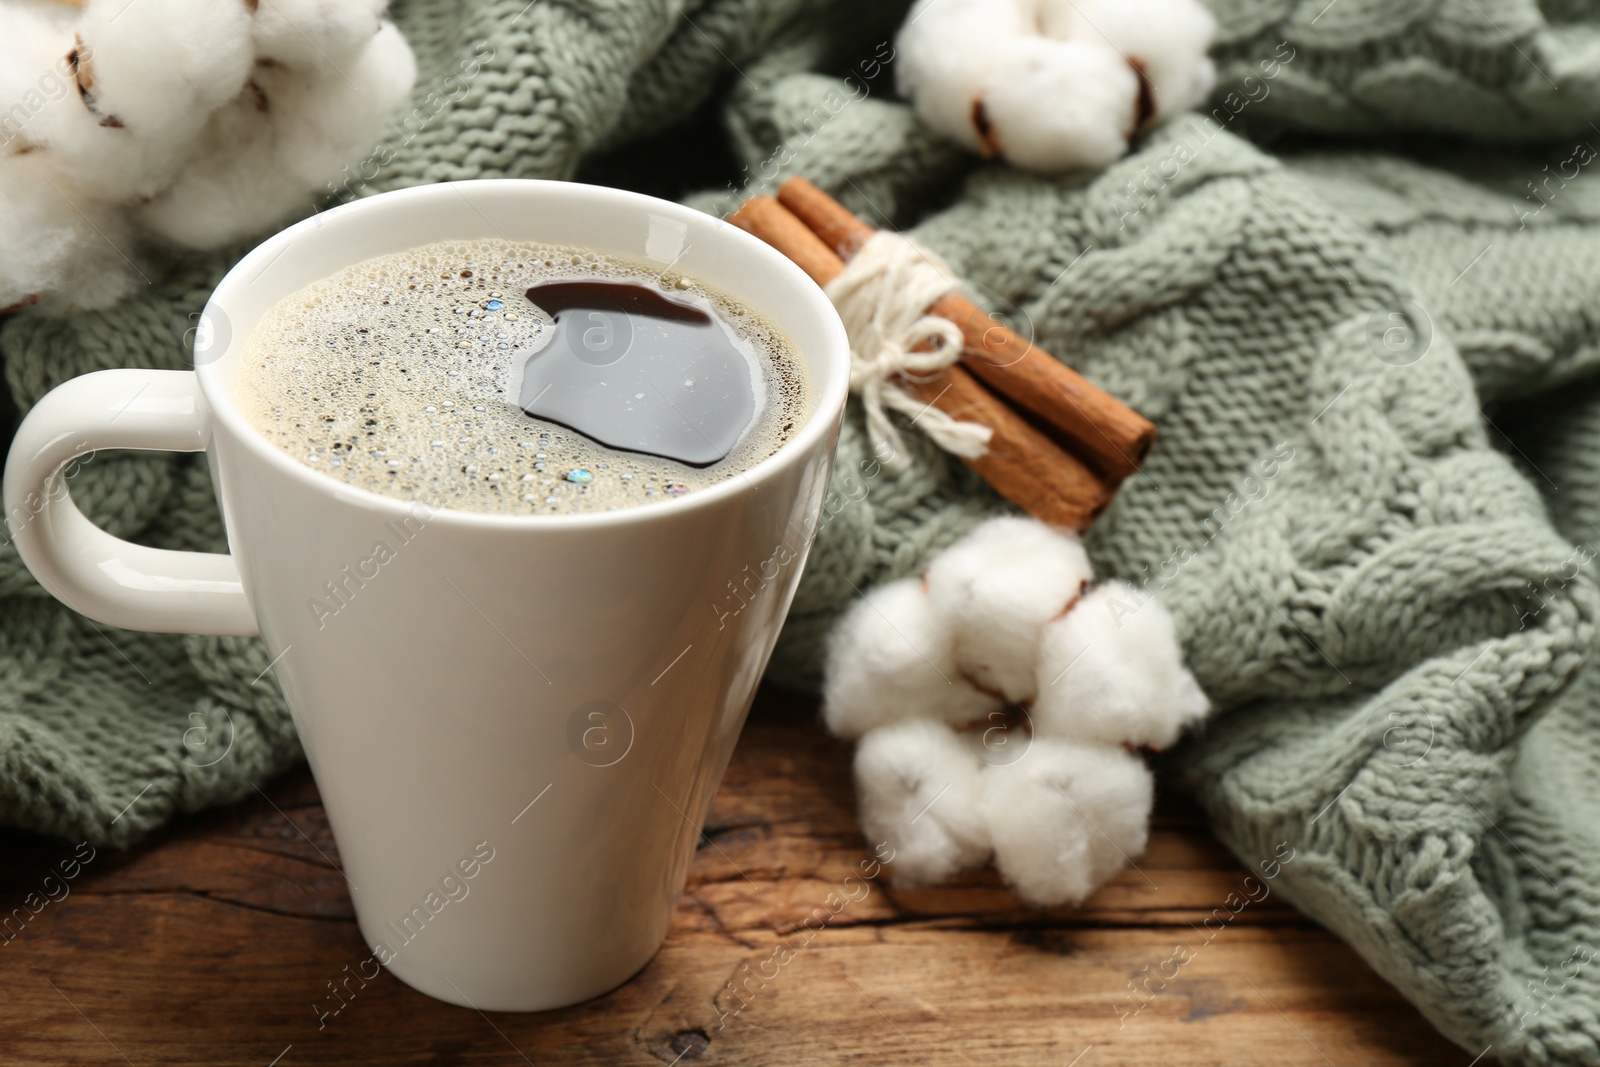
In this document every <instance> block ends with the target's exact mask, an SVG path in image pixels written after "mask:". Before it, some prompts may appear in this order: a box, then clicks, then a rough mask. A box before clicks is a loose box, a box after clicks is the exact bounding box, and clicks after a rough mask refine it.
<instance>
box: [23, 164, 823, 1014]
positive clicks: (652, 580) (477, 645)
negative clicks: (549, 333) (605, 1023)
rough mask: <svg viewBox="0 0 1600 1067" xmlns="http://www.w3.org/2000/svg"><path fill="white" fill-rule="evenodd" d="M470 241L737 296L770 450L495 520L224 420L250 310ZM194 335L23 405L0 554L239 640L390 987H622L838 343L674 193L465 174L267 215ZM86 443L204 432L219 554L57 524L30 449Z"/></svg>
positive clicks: (445, 994)
mask: <svg viewBox="0 0 1600 1067" xmlns="http://www.w3.org/2000/svg"><path fill="white" fill-rule="evenodd" d="M493 237H501V238H506V239H509V240H529V241H547V242H556V243H566V244H578V245H587V246H589V247H592V248H596V249H601V250H605V251H613V252H621V253H626V254H628V255H631V256H634V257H639V258H642V259H645V260H651V261H656V262H659V263H661V264H663V268H664V269H665V266H666V265H667V264H671V265H672V266H673V268H674V269H676V270H681V271H683V272H686V273H688V274H690V275H692V276H695V277H697V278H700V279H702V280H704V281H706V282H709V283H710V284H712V285H714V286H716V287H719V288H721V289H722V290H724V291H725V292H727V293H729V294H731V295H733V296H734V297H736V298H738V299H741V300H744V301H747V302H748V303H749V304H750V305H751V306H752V307H755V308H758V309H759V310H761V311H762V312H764V313H765V314H766V315H767V316H768V317H769V318H770V319H771V320H772V321H774V322H775V323H776V324H777V325H778V326H779V327H781V328H782V329H783V331H784V332H785V333H786V334H787V335H788V336H789V338H790V339H791V340H792V342H793V344H794V346H795V348H796V350H797V352H798V354H799V356H800V357H801V360H802V362H803V363H804V366H805V368H806V372H807V374H808V377H809V385H810V395H811V410H810V414H809V417H808V419H807V421H806V422H805V424H804V425H803V426H802V427H801V428H800V430H799V432H798V433H796V434H795V435H794V436H793V438H792V439H791V440H789V441H788V442H787V443H786V444H784V445H783V446H782V447H781V448H780V449H779V450H778V451H777V452H776V454H774V455H773V456H771V457H770V458H768V459H765V460H763V461H761V462H760V463H758V464H756V465H755V466H753V467H751V468H750V469H749V470H748V471H747V472H745V473H743V474H739V475H735V476H733V477H731V478H728V479H727V480H726V481H723V482H720V483H718V484H716V485H714V486H712V487H709V488H706V489H703V490H699V491H696V492H694V493H691V494H689V495H687V496H684V497H681V498H678V499H674V500H670V501H665V502H662V503H659V504H653V505H648V506H644V507H636V508H626V509H621V510H618V511H614V512H606V513H601V514H581V515H557V516H528V517H521V516H502V515H487V514H476V513H472V512H467V511H453V510H436V509H430V508H427V507H424V506H421V505H413V504H408V503H407V502H405V501H402V500H398V499H393V498H389V497H384V496H379V495H377V494H374V493H370V492H366V491H364V490H360V489H355V488H351V487H348V486H346V485H343V484H341V483H339V482H336V481H335V480H333V479H332V478H330V477H328V476H326V475H324V474H321V473H318V472H316V471H313V470H312V469H311V468H309V467H307V466H305V465H304V464H302V463H300V462H298V461H297V460H295V459H293V458H291V457H290V456H288V455H287V454H285V453H284V452H282V451H280V450H279V449H278V448H277V447H276V446H274V445H273V444H271V443H269V442H268V441H267V440H265V439H264V438H262V437H261V436H260V435H258V434H257V433H256V431H255V430H254V429H253V428H252V427H251V425H250V424H249V422H248V421H247V420H246V419H245V417H244V415H243V414H241V412H240V410H239V408H238V407H237V405H236V404H235V401H234V397H233V392H232V384H233V379H234V375H235V373H236V367H237V361H238V352H239V348H240V346H241V343H242V342H243V340H244V339H245V337H246V336H247V335H248V334H249V333H250V331H251V330H252V329H253V328H254V327H255V325H256V323H257V321H258V320H259V318H260V316H261V315H262V313H263V312H264V311H266V310H267V309H268V308H269V307H271V306H272V305H273V304H274V303H276V302H277V301H278V300H280V299H281V298H283V297H284V296H286V295H288V294H290V293H292V292H295V291H296V290H298V289H300V288H302V287H303V286H305V285H307V284H309V283H311V282H314V281H317V280H318V279H321V278H325V277H327V276H328V275H330V274H333V273H334V272H336V271H338V270H340V269H342V268H344V267H347V266H349V265H351V264H353V263H356V262H359V261H361V260H364V259H368V258H370V257H373V256H379V255H384V254H387V253H394V252H400V251H403V250H406V249H409V248H414V247H416V246H418V245H423V244H427V243H430V242H434V241H444V240H456V239H470V238H493ZM202 325H203V326H204V327H206V328H205V329H203V330H202V331H201V337H200V340H199V343H197V345H196V360H195V362H196V369H195V370H194V371H193V372H190V371H156V370H111V371H101V372H98V373H95V374H88V375H84V376H83V377H81V378H76V379H74V380H72V381H69V382H67V383H66V384H64V385H62V386H61V387H60V388H58V389H56V390H54V391H53V392H51V393H50V394H49V395H47V396H46V397H45V398H44V399H43V400H41V401H40V402H39V404H38V405H37V406H36V407H35V408H34V409H33V410H32V411H31V412H30V413H29V414H28V417H27V419H26V420H25V421H24V422H23V424H22V428H21V429H20V431H19V432H18V434H17V438H16V441H15V443H14V444H13V445H12V448H11V453H10V457H9V459H8V461H7V464H6V472H5V506H6V513H7V516H8V521H9V522H10V523H11V525H12V527H13V529H12V535H13V537H14V538H15V540H16V544H17V548H18V550H19V552H20V553H21V556H22V559H23V560H24V561H25V562H26V563H27V565H28V568H29V569H30V570H31V571H32V572H33V574H34V575H35V577H37V578H38V579H39V581H40V582H41V583H42V584H43V585H44V586H45V588H46V589H48V590H49V591H50V592H51V593H53V594H54V595H55V596H56V597H57V598H59V599H60V600H62V601H64V602H65V603H67V604H68V605H70V606H71V607H73V608H74V609H76V610H78V611H80V612H82V613H83V614H85V615H88V616H90V617H91V618H94V619H97V620H99V621H101V622H103V623H107V624H110V625H112V626H121V627H127V628H130V629H138V630H160V631H172V632H188V633H205V634H239V635H254V634H257V633H259V634H260V635H261V637H262V638H263V639H264V640H265V642H266V646H267V651H268V652H269V653H270V655H271V657H272V660H273V662H274V663H275V664H276V666H275V668H274V669H275V670H276V673H277V677H278V680H279V682H280V683H281V684H282V686H283V691H284V694H285V696H286V697H287V698H288V702H289V707H290V709H291V711H292V713H293V716H294V722H295V726H296V728H297V729H298V730H299V733H300V739H301V741H302V743H303V745H304V747H305V752H306V757H307V759H308V760H309V761H310V763H311V768H312V771H313V773H314V774H315V776H316V780H317V785H318V788H319V789H320V790H321V793H322V800H323V803H324V805H325V806H326V808H327V812H328V819H329V822H330V823H331V824H332V827H333V832H334V836H335V838H336V840H337V841H338V846H339V855H340V857H341V858H342V860H343V870H344V874H345V876H346V878H347V880H348V882H349V884H350V894H351V897H352V898H353V900H354V902H355V909H356V914H357V917H358V919H359V921H360V926H361V931H362V934H363V936H364V937H365V939H366V941H367V943H368V945H369V946H370V947H371V948H372V949H373V952H374V958H376V959H377V960H378V961H379V962H381V963H385V964H387V965H388V967H389V968H390V970H391V971H393V972H394V973H395V974H396V975H397V976H398V977H400V978H401V979H402V980H403V981H405V982H407V983H408V984H410V985H412V986H414V987H415V988H417V989H419V990H421V991H422V992H424V993H428V994H430V995H432V996H435V997H439V998H440V999H443V1000H447V1001H451V1002H454V1003H457V1004H463V1005H468V1006H471V1007H476V1008H479V1009H483V1010H538V1009H544V1008H554V1007H558V1006H561V1005H565V1004H572V1003H575V1002H577V1001H581V1000H585V999H588V998H590V997H593V996H596V995H598V994H600V993H603V992H605V991H606V990H608V989H611V988H612V987H614V986H616V985H618V984H619V983H621V982H622V981H624V980H626V979H627V978H628V977H629V976H630V975H632V974H633V973H634V972H636V971H637V970H639V968H641V967H642V966H644V964H645V963H646V962H647V961H648V960H649V959H650V957H651V956H652V955H653V954H654V953H655V951H656V949H657V948H658V947H659V946H660V944H661V941H662V939H663V938H664V937H665V936H666V931H667V926H668V922H669V920H670V918H671V914H672V910H673V906H674V903H675V900H676V898H677V896H678V894H679V892H680V891H681V890H682V887H683V881H684V876H685V873H686V871H687V867H688V862H689V859H690V857H691V855H692V854H693V852H694V849H695V845H696V842H697V839H698V837H699V830H700V824H701V821H702V819H703V818H704V816H705V812H706V809H707V807H708V806H709V804H710V801H711V797H712V794H713V792H714V791H715V790H716V786H717V783H718V781H719V780H720V779H721V777H722V772H723V769H724V767H725V766H726V764H727V760H728V757H729V755H730V754H731V752H732V750H733V746H734V742H735V741H736V740H737V738H738V734H739V730H740V727H741V726H742V724H743V722H744V717H745V714H746V712H747V711H748V709H749V706H750V701H751V699H752V697H753V695H754V693H755V689H756V684H757V682H758V681H759V679H760V677H761V674H762V671H763V670H764V669H765V667H766V663H767V658H768V656H769V655H770V654H771V651H772V646H773V643H774V642H775V641H776V639H777V636H778V631H779V628H780V627H781V626H782V623H783V619H784V615H785V613H786V611H787V610H788V606H789V602H790V599H791V597H792V596H793V594H794V589H795V584H796V582H797V581H798V578H799V574H800V569H801V566H802V565H803V563H804V561H805V556H806V552H807V549H808V548H809V544H810V536H809V535H810V534H811V532H812V531H814V529H815V525H816V520H817V516H818V511H819V507H820V504H821V500H822V495H823V492H824V489H825V486H826V483H827V477H828V471H829V466H830V464H831V461H832V455H833V450H834V445H835V442H836V439H837V436H838V429H839V420H840V416H841V413H842V411H843V408H844V400H845V394H846V389H847V378H848V365H849V355H848V349H847V343H846V339H845V334H844V330H843V328H842V326H841V325H840V323H839V319H838V316H837V315H836V314H835V313H834V311H833V307H832V305H831V304H829V302H828V300H827V298H826V297H825V296H824V295H823V294H822V292H821V290H819V289H818V288H817V287H816V285H814V284H813V283H812V282H811V281H810V279H808V278H807V277H806V276H805V274H804V273H802V272H801V271H800V270H799V268H797V267H796V266H794V264H792V263H790V262H789V261H788V260H787V259H785V258H784V257H783V256H782V255H780V254H778V253H777V252H776V251H774V250H773V249H771V248H769V247H768V246H767V245H765V244H763V243H762V242H760V241H758V240H756V239H755V238H753V237H751V236H750V235H749V234H746V233H744V232H742V231H740V230H738V229H736V228H734V227H733V226H730V225H728V224H727V223H725V222H722V221H721V220H719V219H715V218H712V217H710V216H708V215H704V214H701V213H700V212H697V211H694V210H691V209H688V208H685V207H682V206H680V205H677V204H671V203H667V202H665V201H660V200H656V199H653V198H651V197H646V196H640V195H637V194H634V193H627V192H622V191H618V190H614V189H602V188H596V187H592V186H583V185H576V184H571V183H563V182H537V181H478V182H459V183H451V184H441V185H430V186H424V187H419V188H415V189H408V190H404V191H401V192H393V193H387V194H384V195H381V196H375V197H372V198H370V199H366V200H360V201H357V202H355V203H352V204H349V205H346V206H343V207H339V208H337V209H334V210H332V211H329V212H326V213H324V214H322V215H319V216H316V217H315V218H312V219H308V220H306V221H304V222H302V223H300V224H298V225H296V226H293V227H291V228H289V229H287V230H285V231H283V232H282V233H279V234H278V235H277V236H275V237H273V238H271V239H270V240H268V241H267V242H266V243H264V244H262V245H261V246H260V247H259V248H257V249H256V250H255V251H253V252H252V253H250V254H249V255H248V256H246V257H245V258H244V259H243V260H242V261H240V263H239V264H238V266H236V267H235V268H234V269H233V270H232V271H230V272H229V274H228V276H227V277H226V278H224V279H223V281H222V284H221V285H219V286H218V287H217V290H216V292H215V294H213V296H212V298H211V301H210V302H209V304H208V305H207V308H206V312H205V317H204V320H203V322H202ZM105 448H137V449H165V450H171V451H188V452H194V451H202V450H203V451H205V452H206V453H207V458H208V459H209V461H210V465H211V473H212V478H213V481H214V484H215V486H216V492H217V497H218V502H219V504H220V506H221V508H222V513H223V517H224V521H225V523H226V526H227V533H228V546H229V549H230V554H228V555H209V554H202V553H192V552H172V551H161V550H156V549H151V548H146V547H142V546H138V545H134V544H130V543H129V542H126V541H122V540H119V539H118V538H115V537H113V536H111V535H110V534H108V533H106V532H105V531H103V530H101V529H99V528H98V527H96V526H94V525H93V524H92V523H90V522H89V521H88V520H87V519H86V518H84V516H83V515H82V514H81V513H80V512H79V511H78V509H77V508H76V507H75V506H74V505H73V503H72V499H71V497H70V495H69V494H68V493H67V492H65V491H64V488H63V487H64V480H63V479H62V476H61V472H62V469H63V468H64V467H65V466H66V465H67V464H68V463H70V462H71V461H72V460H73V459H74V458H76V457H78V456H81V455H83V454H85V453H87V452H91V451H94V450H96V449H105ZM318 604H320V605H321V608H320V609H319V608H317V607H316V605H318ZM372 973H374V974H375V973H376V971H375V970H374V971H373V972H372Z"/></svg>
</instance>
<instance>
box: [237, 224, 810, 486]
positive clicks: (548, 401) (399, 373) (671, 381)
mask: <svg viewBox="0 0 1600 1067" xmlns="http://www.w3.org/2000/svg"><path fill="white" fill-rule="evenodd" d="M234 388H235V393H236V395H237V396H238V398H239V403H240V407H241V408H242V409H243V410H244V412H245V414H246V415H247V416H248V417H249V419H250V421H251V423H252V424H253V425H254V426H255V428H256V429H257V430H258V431H259V432H260V433H261V434H262V435H263V436H265V437H266V438H267V439H268V440H269V441H271V442H273V443H274V444H275V445H277V446H278V447H279V448H281V449H282V450H283V451H284V452H286V453H288V454H289V455H291V456H293V457H294V458H295V459H297V460H299V461H300V462H302V463H304V464H306V465H307V466H309V467H311V468H313V469H315V470H318V471H320V472H322V473H323V474H325V475H327V476H329V477H332V478H336V479H338V480H340V481H343V482H346V483H348V484H351V485H355V486H359V487H360V488H363V489H369V490H372V491H374V492H378V493H382V494H384V495H387V496H395V497H400V498H403V499H413V500H421V501H424V502H426V503H428V504H430V505H432V506H436V507H450V508H457V509H462V510H468V511H482V512H493V513H511V514H552V513H570V512H585V511H603V510H609V509H615V508H619V507H629V506H634V505H638V504H645V503H651V502H654V501H663V500H670V499H672V498H674V497H677V496H682V495H684V494H688V493H693V492H694V491H696V490H698V489H703V488H705V487H707V486H710V485H713V484H715V483H717V482H720V481H723V480H725V479H727V478H730V477H734V476H736V475H738V474H739V473H741V472H743V471H745V470H747V469H749V468H750V467H751V466H753V465H754V464H756V463H758V462H760V461H761V460H762V459H765V458H766V457H767V456H769V455H771V454H772V453H773V452H774V451H776V450H777V448H778V447H779V446H780V445H782V444H783V442H784V441H786V440H788V439H789V438H790V437H791V436H793V434H794V433H795V431H796V430H797V429H798V428H799V426H800V425H801V423H802V422H803V421H804V419H805V416H806V412H807V397H806V384H805V378H804V375H803V373H802V371H801V369H800V362H799V359H798V358H797V356H796V354H795V353H794V352H793V350H792V347H791V345H790V342H789V341H788V339H787V338H785V337H784V336H783V334H782V332H781V331H780V330H778V328H777V327H776V326H774V325H773V324H772V323H770V322H769V321H768V320H767V319H766V318H765V317H763V316H762V315H760V314H759V313H758V312H756V311H755V310H753V309H751V308H749V307H747V306H744V305H742V304H741V303H740V302H739V301H737V300H735V299H733V298H732V297H730V296H728V295H727V294H725V293H722V292H720V291H718V290H716V289H714V288H712V287H711V286H708V285H706V284H704V283H702V282H700V281H698V280H696V279H694V278H691V277H689V276H686V275H684V274H681V273H679V272H676V271H673V270H671V269H668V270H667V271H666V272H663V271H662V270H661V268H660V267H659V266H657V265H650V264H647V263H645V262H642V261H636V260H632V259H629V258H627V257H623V256H617V255H613V254H610V253H603V252H597V251H595V250H592V249H585V248H574V247H568V246H552V245H539V244H529V243H510V242H504V241H473V242H462V243H446V244H434V245H427V246H424V247H421V248H417V249H413V250H411V251H408V252H403V253H400V254H397V255H390V256H383V257H379V258H377V259H371V260H367V261H365V262H363V263H360V264H357V265H355V266H353V267H349V268H347V269H345V270H343V271H340V272H339V273H337V274H335V275H333V276H331V277H329V278H325V279H323V280H322V281H320V282H316V283H314V284H313V285H310V286H307V287H306V288H305V289H302V290H301V291H299V292H297V293H295V294H293V295H291V296H289V297H287V298H286V299H284V300H282V301H280V302H279V303H278V304H276V305H275V306H273V307H272V308H271V309H270V310H268V312H267V313H266V314H265V315H263V316H262V318H261V321H260V323H259V324H258V325H257V326H256V329H255V330H254V332H253V333H252V334H251V335H250V337H249V338H248V339H247V341H246V343H245V346H244V348H243V350H242V358H241V359H240V364H239V374H238V378H237V381H236V383H235V386H234Z"/></svg>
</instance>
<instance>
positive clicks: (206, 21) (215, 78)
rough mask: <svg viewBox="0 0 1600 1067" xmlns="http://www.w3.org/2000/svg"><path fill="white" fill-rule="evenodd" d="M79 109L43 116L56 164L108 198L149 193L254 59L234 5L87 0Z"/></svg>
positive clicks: (216, 0)
mask: <svg viewBox="0 0 1600 1067" xmlns="http://www.w3.org/2000/svg"><path fill="white" fill-rule="evenodd" d="M77 34H78V39H79V40H80V41H81V42H82V47H80V48H78V49H77V51H76V55H77V60H76V66H77V82H78V88H79V89H80V90H81V91H82V97H81V104H80V106H78V107H76V108H70V109H69V108H51V109H49V110H48V111H46V112H42V113H41V114H40V116H39V119H40V120H41V121H40V122H39V123H38V125H39V127H40V137H39V140H40V143H41V144H42V145H43V147H44V148H46V149H47V150H48V151H49V152H50V153H51V159H52V163H53V165H54V166H55V167H56V168H58V169H59V170H60V171H61V172H62V173H64V174H66V175H67V176H68V177H70V178H72V179H73V180H74V181H75V182H77V183H78V184H79V185H80V186H82V187H83V188H85V189H87V190H91V191H93V192H94V193H95V194H96V195H98V196H101V197H103V198H106V199H121V200H131V199H136V198H141V197H146V196H152V195H154V194H155V193H156V192H158V191H159V190H160V189H161V187H162V186H164V185H166V184H167V183H168V182H169V181H170V180H171V179H172V177H173V175H174V174H176V173H177V171H178V170H179V169H180V168H181V167H182V165H183V162H184V159H185V158H186V156H187V149H188V148H189V146H190V145H191V144H192V143H193V141H194V140H195V138H196V137H198V136H199V134H200V131H201V130H202V129H203V128H204V127H205V124H206V122H207V121H208V120H209V118H210V117H211V113H212V112H213V111H215V110H216V109H217V108H219V107H221V106H222V105H223V104H225V103H226V102H227V101H229V100H231V99H233V98H234V97H235V96H237V95H238V94H239V92H240V90H241V89H243V88H244V84H245V79H246V78H247V77H248V75H249V72H250V68H251V64H252V63H253V62H254V56H253V55H252V53H251V48H250V18H249V14H248V12H247V11H246V9H245V7H244V5H243V4H242V3H240V2H239V0H135V2H134V3H127V2H126V0H91V2H90V3H89V5H88V6H87V7H86V8H85V9H84V12H83V17H82V19H81V21H80V22H79V23H78V27H77Z"/></svg>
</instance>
